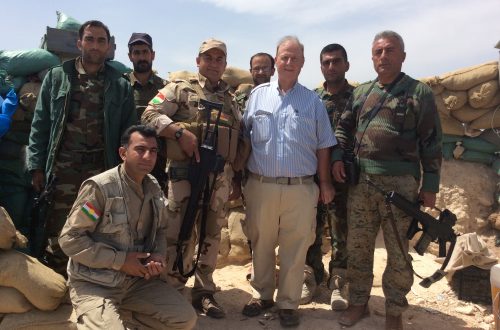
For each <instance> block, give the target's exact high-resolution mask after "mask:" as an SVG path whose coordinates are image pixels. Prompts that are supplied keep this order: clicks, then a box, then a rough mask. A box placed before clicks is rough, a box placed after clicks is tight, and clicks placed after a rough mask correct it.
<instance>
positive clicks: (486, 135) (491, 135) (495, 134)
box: [481, 129, 500, 148]
mask: <svg viewBox="0 0 500 330" xmlns="http://www.w3.org/2000/svg"><path fill="white" fill-rule="evenodd" d="M481 139H483V140H485V141H488V142H489V143H493V144H494V145H496V146H497V147H498V148H500V130H499V129H496V130H495V129H486V130H484V131H483V133H482V134H481Z"/></svg>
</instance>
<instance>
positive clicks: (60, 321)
mask: <svg viewBox="0 0 500 330" xmlns="http://www.w3.org/2000/svg"><path fill="white" fill-rule="evenodd" d="M76 322H77V318H76V313H75V311H74V310H73V307H72V306H71V305H68V304H63V305H61V306H60V307H59V308H58V309H56V310H55V311H52V312H42V311H39V310H37V309H34V310H32V311H29V312H27V313H23V314H8V315H5V317H4V318H3V320H2V322H1V323H0V330H13V329H16V330H35V329H36V330H73V329H74V330H76V329H77V327H76Z"/></svg>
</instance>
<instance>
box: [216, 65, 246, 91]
mask: <svg viewBox="0 0 500 330" xmlns="http://www.w3.org/2000/svg"><path fill="white" fill-rule="evenodd" d="M222 80H224V81H225V82H226V83H227V84H228V85H229V86H231V87H233V88H236V87H238V86H239V85H241V84H253V78H252V75H251V74H250V71H249V70H242V69H239V68H235V67H232V66H228V67H226V70H225V71H224V74H223V75H222Z"/></svg>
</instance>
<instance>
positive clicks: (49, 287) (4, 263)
mask: <svg viewBox="0 0 500 330" xmlns="http://www.w3.org/2000/svg"><path fill="white" fill-rule="evenodd" d="M0 269H1V270H2V271H0V286H8V287H12V288H15V289H17V290H18V291H20V292H21V293H22V294H23V295H24V296H25V297H26V299H28V301H29V302H30V303H31V304H32V305H33V306H35V307H36V308H38V309H40V310H44V311H51V310H54V309H56V308H57V306H59V304H60V303H61V301H62V299H63V297H64V295H65V293H66V289H67V288H66V281H65V279H64V277H62V276H61V275H59V274H57V273H56V272H54V271H53V270H52V269H50V268H48V267H46V266H45V265H43V264H42V263H40V262H39V261H38V260H37V259H35V258H32V257H30V256H28V255H25V254H23V253H21V252H18V251H16V250H9V251H0Z"/></svg>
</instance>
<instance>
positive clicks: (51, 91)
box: [28, 21, 137, 273]
mask: <svg viewBox="0 0 500 330" xmlns="http://www.w3.org/2000/svg"><path fill="white" fill-rule="evenodd" d="M109 40H110V34H109V30H108V28H107V27H106V26H105V25H104V24H103V23H101V22H99V21H89V22H86V23H84V24H82V26H81V28H80V31H79V40H78V48H79V49H80V50H81V51H82V56H81V57H78V58H77V59H75V60H71V61H67V62H65V63H63V64H62V65H60V66H57V67H54V68H52V69H51V70H50V71H49V72H48V73H47V75H46V77H45V79H44V81H43V84H42V88H41V92H40V95H39V98H38V100H37V105H36V109H35V115H34V118H33V124H32V130H31V134H30V144H29V160H28V169H29V170H30V171H31V172H32V182H33V186H34V189H35V190H37V191H40V190H41V189H42V187H43V185H44V183H45V182H46V180H47V179H48V178H49V177H50V176H55V177H57V178H58V181H57V185H56V189H55V191H54V204H53V207H52V209H51V210H50V211H49V215H48V216H47V223H46V236H47V237H48V241H49V246H48V248H47V252H48V253H47V259H48V261H49V264H51V265H52V267H54V268H55V269H56V270H57V271H59V272H61V273H63V272H65V264H66V260H67V257H66V256H65V255H64V254H63V253H62V251H60V248H59V245H58V243H57V237H58V235H59V232H60V230H61V228H62V226H63V225H64V223H65V221H66V217H67V215H68V212H69V210H70V208H71V205H73V202H74V201H75V198H76V194H77V192H78V188H79V187H80V184H81V183H82V182H83V181H84V180H85V179H87V178H88V177H90V176H93V175H96V174H98V173H101V172H102V171H103V170H105V169H108V168H111V167H113V166H116V165H117V164H118V162H119V157H118V153H117V150H118V146H119V144H120V135H121V133H122V132H123V131H124V130H125V129H126V128H127V127H129V126H130V125H132V124H134V123H135V122H136V121H137V114H136V112H135V107H134V101H133V96H132V91H131V87H130V84H129V83H128V82H127V81H126V80H125V79H124V78H123V77H121V75H120V73H119V72H118V71H116V70H114V69H113V68H111V67H110V66H108V65H106V64H105V59H106V55H107V52H108V49H109Z"/></svg>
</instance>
